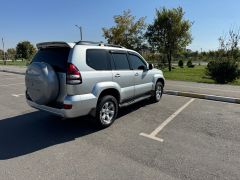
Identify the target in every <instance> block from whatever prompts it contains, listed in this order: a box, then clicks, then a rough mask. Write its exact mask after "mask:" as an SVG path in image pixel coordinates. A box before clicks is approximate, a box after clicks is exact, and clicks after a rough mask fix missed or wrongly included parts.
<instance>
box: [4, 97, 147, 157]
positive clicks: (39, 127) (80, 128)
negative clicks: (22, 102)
mask: <svg viewBox="0 0 240 180" xmlns="http://www.w3.org/2000/svg"><path fill="white" fill-rule="evenodd" d="M148 104H149V102H148V101H142V102H139V103H137V104H134V105H131V106H128V107H125V108H121V109H120V111H119V116H118V119H119V118H120V117H122V116H125V115H127V114H129V113H131V112H132V111H135V110H137V109H139V108H141V107H143V106H146V105H148ZM110 128H111V127H110ZM100 130H102V129H101V128H99V127H98V126H97V125H96V123H95V121H94V119H93V118H92V117H89V116H84V117H80V118H75V119H65V120H62V119H61V118H60V117H57V116H54V115H51V114H49V113H47V112H43V111H35V112H31V113H27V114H22V115H19V116H15V117H11V118H7V119H2V120H0V160H6V159H11V158H15V157H18V156H22V155H26V154H29V153H32V152H35V151H38V150H41V149H44V148H47V147H50V146H53V145H57V144H61V143H65V142H69V141H73V140H75V139H76V138H80V137H83V136H85V135H89V134H92V133H96V132H98V131H100Z"/></svg>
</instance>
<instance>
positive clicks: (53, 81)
mask: <svg viewBox="0 0 240 180" xmlns="http://www.w3.org/2000/svg"><path fill="white" fill-rule="evenodd" d="M25 84H26V89H27V93H28V95H29V97H30V98H31V100H32V101H34V102H35V103H37V104H41V105H45V104H48V103H51V102H52V101H54V100H55V99H56V98H57V96H58V93H59V80H58V77H57V74H56V72H55V71H54V69H53V68H52V67H51V65H49V64H47V63H43V62H33V63H31V64H30V65H29V66H28V68H27V71H26V75H25Z"/></svg>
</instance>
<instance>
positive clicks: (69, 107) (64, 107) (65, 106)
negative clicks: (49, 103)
mask: <svg viewBox="0 0 240 180" xmlns="http://www.w3.org/2000/svg"><path fill="white" fill-rule="evenodd" d="M63 109H72V105H71V104H64V105H63Z"/></svg>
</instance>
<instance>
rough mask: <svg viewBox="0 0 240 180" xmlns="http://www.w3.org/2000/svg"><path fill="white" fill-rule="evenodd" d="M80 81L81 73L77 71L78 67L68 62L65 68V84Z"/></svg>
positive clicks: (79, 82)
mask: <svg viewBox="0 0 240 180" xmlns="http://www.w3.org/2000/svg"><path fill="white" fill-rule="evenodd" d="M81 83H82V77H81V73H80V72H79V70H78V68H77V67H76V66H75V65H73V64H71V63H69V64H68V68H67V84H71V85H74V84H81Z"/></svg>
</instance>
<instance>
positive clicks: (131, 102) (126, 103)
mask: <svg viewBox="0 0 240 180" xmlns="http://www.w3.org/2000/svg"><path fill="white" fill-rule="evenodd" d="M150 97H151V95H146V96H143V97H139V98H137V99H134V100H132V101H128V102H125V103H123V104H119V107H125V106H129V105H131V104H134V103H137V102H139V101H142V100H144V99H147V98H150Z"/></svg>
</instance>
